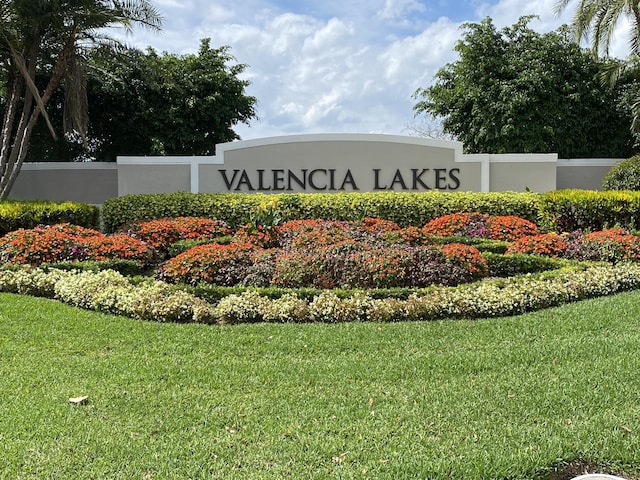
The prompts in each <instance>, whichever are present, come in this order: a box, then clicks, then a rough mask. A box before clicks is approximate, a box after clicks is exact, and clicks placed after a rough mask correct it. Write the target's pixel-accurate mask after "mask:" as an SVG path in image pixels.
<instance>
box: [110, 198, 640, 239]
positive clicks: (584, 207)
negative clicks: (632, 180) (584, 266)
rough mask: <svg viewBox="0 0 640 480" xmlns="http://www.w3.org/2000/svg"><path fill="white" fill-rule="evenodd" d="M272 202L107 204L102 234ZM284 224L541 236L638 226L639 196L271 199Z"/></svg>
mask: <svg viewBox="0 0 640 480" xmlns="http://www.w3.org/2000/svg"><path fill="white" fill-rule="evenodd" d="M272 197H273V196H267V195H261V194H240V193H232V194H204V193H202V194H191V193H184V192H180V193H171V194H145V195H126V196H123V197H119V198H112V199H109V200H107V201H106V202H105V204H104V206H103V212H102V213H103V220H104V226H105V229H106V231H107V232H113V231H115V230H117V229H118V228H120V227H122V226H123V225H125V224H127V223H130V222H132V221H136V220H152V219H158V218H164V217H178V216H196V217H207V218H213V219H218V220H223V221H224V222H226V223H227V224H228V225H230V226H231V227H233V228H237V227H239V226H241V225H245V224H246V223H247V222H248V221H249V220H250V218H251V215H252V213H253V212H255V210H256V207H257V206H258V205H259V204H260V203H261V202H264V201H265V199H269V198H272ZM277 198H278V203H279V208H280V210H281V213H282V218H283V219H284V220H292V219H316V218H324V219H327V220H355V219H357V218H359V217H361V216H364V215H366V216H371V217H378V218H383V219H387V220H391V221H393V222H395V223H397V224H398V225H400V226H402V227H406V226H422V225H424V224H425V223H427V222H429V221H430V220H433V219H435V218H437V217H441V216H444V215H447V214H452V213H460V212H480V213H483V214H487V215H493V216H497V215H505V216H506V215H513V216H516V217H520V218H524V219H527V220H529V221H531V222H533V223H535V224H536V225H538V227H539V228H540V229H541V230H543V231H553V230H555V231H560V232H565V231H566V232H570V231H573V230H602V229H604V228H610V227H613V226H622V227H625V228H629V229H635V228H640V192H630V191H607V192H597V191H591V190H559V191H554V192H548V193H544V194H536V193H531V192H525V193H514V192H503V193H495V192H492V193H474V192H439V191H429V192H422V193H405V192H371V193H339V194H282V195H277Z"/></svg>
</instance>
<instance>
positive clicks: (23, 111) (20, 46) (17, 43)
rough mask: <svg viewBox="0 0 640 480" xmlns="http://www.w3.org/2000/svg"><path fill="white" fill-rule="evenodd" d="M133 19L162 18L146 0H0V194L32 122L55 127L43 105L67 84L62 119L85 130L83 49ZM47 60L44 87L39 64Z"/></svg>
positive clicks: (156, 21)
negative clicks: (1, 85) (39, 81)
mask: <svg viewBox="0 0 640 480" xmlns="http://www.w3.org/2000/svg"><path fill="white" fill-rule="evenodd" d="M134 24H141V25H145V26H147V27H150V28H154V29H158V28H160V25H161V18H160V15H159V14H158V12H157V11H156V10H155V9H154V8H153V6H152V5H151V4H150V3H149V2H148V1H147V0H0V74H1V75H3V76H4V82H3V83H4V85H5V89H4V91H3V94H4V101H3V110H4V112H3V120H2V126H1V130H0V199H3V198H6V197H7V195H8V194H9V192H10V190H11V188H12V186H13V184H14V182H15V179H16V178H17V176H18V173H19V172H20V169H21V167H22V163H23V162H24V160H25V158H26V155H27V151H28V148H29V144H30V140H31V135H32V133H33V130H34V127H35V125H36V122H37V121H38V119H39V118H40V117H42V118H44V120H45V123H46V124H47V127H48V129H49V130H50V132H51V134H52V135H53V136H56V132H55V130H54V128H53V125H52V124H51V122H50V119H49V117H48V115H47V111H46V106H47V104H48V102H49V101H50V100H51V97H52V95H53V93H54V91H55V90H56V88H57V87H58V86H59V85H60V84H64V87H65V92H66V96H65V105H66V107H65V112H66V113H65V115H64V119H65V121H64V123H65V125H66V126H67V127H68V128H69V129H73V130H75V131H76V132H78V133H79V134H80V136H84V134H85V133H86V125H87V122H86V118H87V115H86V97H85V95H84V94H85V91H86V90H85V88H84V78H85V75H84V73H85V69H84V62H83V61H82V58H83V55H82V54H83V50H85V49H86V48H89V47H90V46H91V45H93V44H95V43H96V42H102V41H107V40H108V39H107V38H104V37H103V36H102V33H101V32H103V31H104V29H105V28H108V27H112V26H115V25H120V26H124V27H125V28H127V29H130V28H131V27H132V25H134ZM42 65H50V66H51V68H50V69H49V72H50V74H49V77H48V79H47V82H46V86H45V87H44V89H41V88H39V87H38V86H37V85H36V72H37V69H38V67H39V66H42Z"/></svg>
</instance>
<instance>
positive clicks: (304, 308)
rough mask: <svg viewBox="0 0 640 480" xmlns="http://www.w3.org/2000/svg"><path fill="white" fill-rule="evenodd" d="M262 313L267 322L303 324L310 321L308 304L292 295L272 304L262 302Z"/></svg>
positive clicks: (284, 296)
mask: <svg viewBox="0 0 640 480" xmlns="http://www.w3.org/2000/svg"><path fill="white" fill-rule="evenodd" d="M260 313H261V316H262V320H263V321H265V322H278V323H285V322H293V323H301V322H308V321H309V320H310V317H309V304H308V302H307V301H306V300H303V299H301V298H298V297H297V296H296V295H294V294H292V293H287V294H285V295H283V296H282V297H280V298H277V299H275V300H272V301H270V302H261V303H260Z"/></svg>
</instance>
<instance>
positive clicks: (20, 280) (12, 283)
mask: <svg viewBox="0 0 640 480" xmlns="http://www.w3.org/2000/svg"><path fill="white" fill-rule="evenodd" d="M68 275H69V272H64V271H61V270H50V271H49V272H45V271H43V270H41V269H39V268H34V267H30V266H25V267H24V268H22V269H20V270H0V292H10V293H19V294H22V295H31V296H34V297H46V298H53V297H54V295H55V286H56V284H57V282H58V281H59V280H60V279H61V278H63V277H66V276H68Z"/></svg>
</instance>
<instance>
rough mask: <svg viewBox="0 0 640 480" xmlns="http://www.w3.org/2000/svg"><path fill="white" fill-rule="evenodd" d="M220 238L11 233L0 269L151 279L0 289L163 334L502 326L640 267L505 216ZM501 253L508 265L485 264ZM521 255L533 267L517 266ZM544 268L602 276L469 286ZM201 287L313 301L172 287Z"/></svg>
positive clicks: (51, 230) (594, 241) (1, 242)
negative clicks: (136, 273) (242, 325)
mask: <svg viewBox="0 0 640 480" xmlns="http://www.w3.org/2000/svg"><path fill="white" fill-rule="evenodd" d="M274 218H275V219H276V220H277V218H276V217H274ZM232 233H233V232H231V231H230V230H229V229H228V228H227V227H226V225H224V224H222V223H221V222H217V221H215V220H205V219H195V218H189V217H181V218H177V219H164V220H154V221H151V222H139V223H137V224H135V225H134V226H130V227H129V228H128V229H127V230H126V231H123V232H121V233H118V234H113V235H104V234H102V233H101V232H98V231H96V230H92V229H87V228H83V227H78V226H74V225H69V224H60V225H54V226H39V227H36V228H34V229H31V230H22V229H21V230H17V231H14V232H11V233H9V234H7V235H5V236H4V237H2V238H0V260H2V261H3V262H5V263H9V264H18V265H20V264H22V265H31V266H38V265H42V264H43V263H51V262H61V261H64V262H78V261H85V260H97V261H100V260H107V259H123V260H136V261H139V262H142V263H144V264H146V265H151V264H153V263H152V262H156V263H155V266H156V267H158V270H157V275H158V276H157V278H158V279H160V281H158V280H155V281H154V280H153V279H151V278H149V279H148V280H147V281H145V282H143V283H142V284H133V283H131V282H130V281H129V280H128V279H127V278H126V277H123V276H122V275H120V274H117V273H116V272H113V271H108V270H107V271H102V272H90V271H86V272H82V273H79V272H74V271H68V272H62V271H58V270H52V271H51V273H49V274H47V273H45V272H44V271H42V270H38V269H26V270H21V269H18V270H16V271H7V270H0V290H4V291H17V292H20V293H31V294H36V295H44V296H51V297H55V298H58V299H60V300H63V301H66V302H68V303H71V304H73V305H77V306H82V307H85V308H95V309H98V310H102V311H108V312H111V313H124V314H127V315H131V316H134V317H137V318H152V317H153V316H154V315H155V316H158V319H160V320H162V319H164V320H167V321H202V322H221V323H235V322H241V321H347V320H376V321H390V320H407V319H432V318H449V317H474V316H495V315H510V314H513V313H520V312H522V311H528V310H532V309H537V308H545V307H547V306H551V305H557V304H560V303H563V302H566V301H573V300H577V299H581V298H588V297H590V296H595V295H605V294H608V293H614V292H616V291H619V290H621V289H627V288H636V287H637V286H638V285H639V284H640V266H638V264H636V263H629V262H636V261H637V260H639V259H640V238H639V237H637V236H635V235H632V234H630V233H628V232H626V231H624V230H622V229H610V230H604V231H599V232H590V233H582V232H572V233H563V234H558V233H540V232H539V231H538V229H537V227H536V226H535V225H534V224H532V223H531V222H529V221H527V220H523V219H520V218H517V217H512V216H501V217H490V216H487V215H483V214H478V213H462V214H455V215H447V216H445V217H442V218H439V219H436V220H433V221H431V222H429V223H428V224H426V225H424V226H423V227H422V228H416V227H408V228H400V227H399V226H398V225H396V224H395V223H393V222H389V221H382V220H379V219H370V218H365V219H362V220H361V221H352V222H346V221H326V220H294V221H289V222H285V223H282V224H280V222H279V221H273V222H272V223H271V224H269V225H268V226H262V225H261V224H260V223H259V222H254V224H252V225H249V226H247V227H242V228H240V229H238V230H237V231H236V232H235V233H233V236H232V237H229V234H232ZM461 235H463V236H466V239H465V238H461V237H460V236H461ZM221 236H225V237H226V242H227V243H225V244H222V243H215V242H213V243H206V244H202V245H197V246H195V247H193V248H190V249H188V250H187V251H184V252H182V253H179V254H177V255H176V256H175V257H173V258H169V259H168V260H166V261H163V262H162V263H159V259H161V258H163V256H166V255H168V253H167V252H168V251H169V246H171V245H172V244H173V243H175V242H176V241H179V240H197V241H199V240H202V239H215V238H218V237H221ZM436 237H437V238H438V239H439V240H438V241H435V239H436ZM446 237H453V238H452V239H448V238H446ZM456 238H458V239H460V240H459V241H456V240H455V239H456ZM467 241H469V242H470V243H476V244H478V245H481V244H487V245H484V247H488V248H489V250H488V252H491V253H486V254H482V253H481V251H480V250H479V249H478V248H476V246H474V245H468V244H466V242H467ZM492 241H493V244H491V243H490V242H492ZM221 242H222V240H221ZM461 242H465V243H461ZM496 244H498V245H497V246H500V247H501V248H502V249H501V250H500V249H497V248H496ZM484 247H480V248H484ZM505 248H506V253H505V255H506V256H501V253H496V251H499V252H503V251H504V249H505ZM158 251H159V252H160V255H158ZM531 254H533V255H537V256H533V257H532V256H529V257H527V255H531ZM542 256H546V257H558V258H564V259H569V260H590V261H594V260H595V261H600V262H609V264H610V265H609V266H598V267H589V269H588V270H584V267H581V268H582V270H580V269H576V270H572V271H567V272H562V271H559V272H556V274H554V275H551V276H548V277H544V276H543V277H540V276H536V277H532V276H521V277H514V278H510V279H504V280H500V281H487V280H486V279H485V280H484V281H481V282H475V283H471V282H474V281H476V280H481V279H483V278H485V277H487V275H489V273H490V271H489V268H488V259H491V262H492V263H491V264H492V265H493V266H495V265H498V264H499V263H500V262H497V261H496V258H499V259H502V258H504V260H505V261H506V260H507V259H509V258H510V257H513V258H510V260H509V262H507V263H508V265H502V266H500V265H498V266H500V268H498V269H495V268H493V269H492V271H493V272H495V271H496V270H502V271H505V272H506V271H508V272H509V274H512V273H513V274H517V273H518V268H517V266H518V263H519V262H521V263H522V264H523V265H524V264H526V265H527V269H526V270H521V271H539V270H535V269H533V267H532V266H531V265H530V264H531V263H532V262H531V261H528V259H531V260H534V259H537V260H538V262H537V263H540V264H543V263H544V265H552V266H551V267H549V268H557V266H555V267H554V266H553V265H554V264H556V263H558V261H557V260H554V261H550V260H544V259H543V258H542ZM543 260H544V261H543ZM562 261H563V262H564V263H565V264H567V262H568V260H562ZM545 262H546V263H545ZM502 263H504V262H502ZM617 264H619V265H617ZM545 268H546V267H545ZM543 269H544V268H543ZM494 275H495V273H494ZM203 282H204V283H207V284H212V285H218V286H242V287H247V286H249V287H251V286H260V287H278V288H291V289H298V288H306V287H311V288H317V289H323V290H324V293H322V294H316V295H315V296H312V297H308V298H302V297H298V296H297V295H296V294H295V291H292V292H290V293H287V294H285V295H281V296H279V297H278V298H274V299H268V298H266V297H263V296H261V295H259V294H258V293H257V292H256V291H255V290H246V291H245V293H242V294H239V295H235V294H232V295H227V296H226V297H224V298H222V300H220V301H219V302H217V303H215V302H214V303H211V304H210V303H207V302H205V301H204V300H202V299H200V298H198V297H196V296H194V295H193V294H189V293H186V291H185V290H184V288H185V287H180V285H178V284H188V285H199V284H201V283H203ZM616 282H618V283H616ZM171 283H174V284H177V285H170V284H171ZM465 284H466V285H465ZM455 286H458V287H457V288H453V287H455ZM424 287H430V289H429V293H428V294H418V293H417V292H418V290H416V291H415V292H416V293H414V294H412V295H410V296H409V297H408V298H406V297H405V298H404V299H401V298H395V297H393V296H391V297H385V298H374V296H372V295H370V294H368V293H362V292H360V293H356V294H353V292H351V293H349V294H347V295H346V296H343V295H340V296H339V295H337V293H336V292H334V291H332V289H365V290H368V289H393V288H405V289H406V288H410V289H417V288H424ZM338 293H340V292H338ZM188 304H189V305H190V306H189V305H188Z"/></svg>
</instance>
